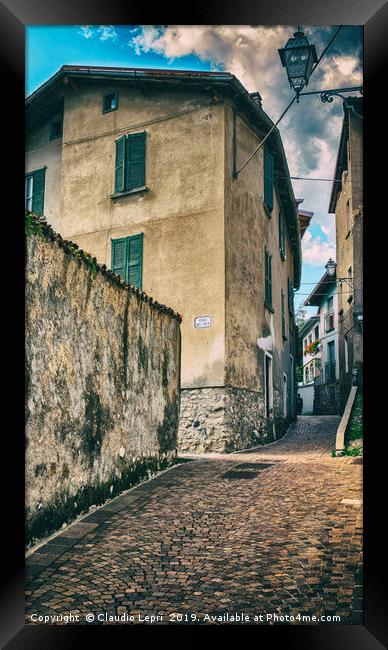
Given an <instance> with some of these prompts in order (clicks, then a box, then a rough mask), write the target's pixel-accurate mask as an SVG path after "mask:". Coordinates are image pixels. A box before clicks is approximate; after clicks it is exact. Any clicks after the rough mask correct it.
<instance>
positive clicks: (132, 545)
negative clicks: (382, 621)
mask: <svg viewBox="0 0 388 650" xmlns="http://www.w3.org/2000/svg"><path fill="white" fill-rule="evenodd" d="M339 421H340V418H339V417H337V416H302V417H299V418H298V421H297V423H294V424H293V425H292V426H291V428H290V429H289V431H288V433H287V434H286V436H285V437H284V438H283V439H281V440H279V441H278V442H275V443H273V444H271V445H267V446H266V447H260V448H259V449H258V448H257V449H255V450H250V451H248V452H240V453H234V454H230V455H212V456H211V457H209V456H206V455H204V456H201V457H198V459H196V460H194V461H192V462H184V463H181V464H177V465H175V466H174V467H173V468H172V469H169V470H167V471H165V472H163V473H161V474H160V475H159V476H157V477H156V478H154V479H152V480H150V481H148V482H146V483H143V484H140V485H138V486H137V487H135V488H133V489H131V490H130V491H128V492H127V493H126V494H123V495H122V496H119V497H117V498H116V499H114V500H113V501H111V502H110V503H108V504H107V505H106V506H104V507H102V508H99V509H97V510H95V511H94V512H92V513H91V514H89V515H87V516H86V517H84V518H83V519H82V520H81V521H79V522H76V523H75V524H73V525H70V526H68V527H67V528H66V529H64V530H62V531H61V532H60V533H59V534H58V535H57V536H56V537H54V538H53V539H52V540H51V541H49V542H47V543H46V544H44V545H41V546H40V547H39V548H37V550H36V551H35V552H32V553H30V554H29V555H28V557H27V572H26V580H27V583H26V617H27V622H28V623H31V622H32V623H34V622H41V620H42V619H40V620H38V618H37V617H38V616H39V617H42V616H43V617H44V616H49V617H55V616H56V615H59V614H61V615H64V614H67V615H70V613H71V614H73V615H74V616H75V617H77V618H76V620H77V621H79V622H80V623H85V622H87V621H91V622H93V623H94V624H103V623H108V624H109V623H110V622H117V619H116V620H115V619H114V618H109V617H120V616H121V617H123V616H125V615H127V616H128V617H132V618H130V619H129V620H127V621H126V622H129V623H132V622H134V623H139V622H140V623H141V622H143V623H144V622H145V623H147V622H150V621H155V622H156V623H162V624H164V623H166V624H171V623H174V622H176V623H189V624H190V623H191V624H192V623H199V624H207V623H216V624H217V623H218V624H222V623H223V622H233V621H230V619H229V621H228V620H227V616H229V617H230V616H232V615H235V614H236V613H238V614H242V613H243V614H244V615H246V616H247V617H248V619H245V621H244V622H248V623H251V622H252V623H253V622H254V618H253V617H254V616H255V615H256V616H258V615H264V617H263V619H261V620H260V623H262V624H271V623H274V622H276V623H279V622H280V623H281V622H286V621H282V620H275V619H274V618H272V619H271V618H269V619H268V618H267V615H274V614H277V615H278V616H283V617H284V616H286V615H288V616H294V617H298V616H299V617H302V616H309V617H313V616H315V617H317V618H316V619H311V620H310V621H306V622H315V621H316V622H318V623H324V622H325V620H326V621H330V618H327V619H324V618H320V617H330V616H334V615H335V616H340V617H341V619H340V621H338V619H337V622H340V623H361V622H362V611H361V610H362V593H361V586H360V585H361V584H362V578H361V550H362V541H361V540H362V537H361V534H362V464H361V462H362V461H361V462H360V459H358V458H352V457H338V458H333V457H332V455H331V450H332V449H333V447H334V444H335V434H336V429H337V426H338V423H339ZM86 615H89V618H85V617H86ZM91 615H93V616H91ZM147 616H148V617H150V616H152V617H155V618H154V619H147ZM156 617H158V618H156ZM209 617H210V618H209ZM211 617H214V618H211ZM222 617H224V618H222ZM93 619H94V620H93ZM122 620H124V619H122ZM50 622H53V623H58V624H61V620H56V619H55V618H53V619H51V620H50ZM124 622H125V621H124ZM237 622H238V620H237ZM287 622H288V623H289V621H287ZM291 622H293V623H295V624H298V623H300V622H302V623H303V622H304V621H303V620H301V619H300V618H296V619H295V620H294V621H291Z"/></svg>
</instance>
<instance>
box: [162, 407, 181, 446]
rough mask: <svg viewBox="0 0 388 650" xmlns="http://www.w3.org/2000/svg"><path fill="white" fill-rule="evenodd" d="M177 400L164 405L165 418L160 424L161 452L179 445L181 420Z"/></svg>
mask: <svg viewBox="0 0 388 650" xmlns="http://www.w3.org/2000/svg"><path fill="white" fill-rule="evenodd" d="M177 402H178V397H177V399H176V401H175V402H170V403H168V404H166V406H165V407H164V418H163V422H162V424H159V425H158V429H157V433H158V443H159V447H160V451H161V452H166V451H168V450H169V449H176V447H177V444H178V443H177V431H178V421H179V406H178V404H177Z"/></svg>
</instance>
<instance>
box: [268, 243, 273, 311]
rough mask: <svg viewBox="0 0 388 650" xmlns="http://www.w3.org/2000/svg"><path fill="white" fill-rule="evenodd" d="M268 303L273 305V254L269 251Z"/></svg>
mask: <svg viewBox="0 0 388 650" xmlns="http://www.w3.org/2000/svg"><path fill="white" fill-rule="evenodd" d="M268 284H269V287H268V293H269V299H268V304H269V305H270V306H271V307H272V256H271V255H270V254H269V253H268Z"/></svg>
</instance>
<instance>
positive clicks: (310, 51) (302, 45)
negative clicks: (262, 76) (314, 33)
mask: <svg viewBox="0 0 388 650" xmlns="http://www.w3.org/2000/svg"><path fill="white" fill-rule="evenodd" d="M340 29H341V26H340V27H339V28H338V29H337V31H336V33H335V34H334V36H333V38H332V39H331V41H330V42H329V44H328V45H327V46H326V47H325V49H324V50H323V52H322V53H321V55H320V56H319V58H318V56H317V52H316V49H315V45H312V44H311V43H310V41H309V39H308V38H307V36H305V35H304V32H303V31H302V29H301V27H298V31H297V32H295V34H294V36H293V38H289V39H288V41H287V43H286V44H285V46H284V47H282V48H280V49H279V50H278V52H279V56H280V60H281V62H282V65H283V68H286V70H287V76H288V81H289V82H290V86H291V88H293V89H294V90H295V94H296V101H297V103H299V97H300V96H305V95H320V96H321V102H323V103H324V102H329V103H331V102H332V101H333V97H334V96H336V95H337V96H338V97H341V99H342V100H343V101H344V103H345V104H346V105H347V106H349V107H350V108H351V109H352V111H353V113H354V114H355V115H357V116H358V117H360V118H362V115H360V114H359V113H357V111H356V109H355V107H354V106H353V104H351V103H349V102H348V98H347V97H344V95H343V94H342V93H349V92H360V93H361V94H362V93H363V87H362V86H352V87H351V88H330V89H328V90H313V91H312V92H308V93H302V90H303V88H304V87H305V86H307V84H308V82H309V79H310V77H311V74H312V73H313V72H314V70H315V68H316V67H317V65H318V63H319V62H320V60H321V59H322V57H323V55H324V54H325V52H326V50H327V49H328V47H329V46H330V45H331V43H332V42H333V40H334V38H335V37H336V35H337V34H338V32H339V30H340Z"/></svg>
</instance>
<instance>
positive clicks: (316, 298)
mask: <svg viewBox="0 0 388 650" xmlns="http://www.w3.org/2000/svg"><path fill="white" fill-rule="evenodd" d="M338 298H339V296H338V291H337V282H336V276H335V273H334V275H333V276H331V275H330V274H329V272H328V271H327V269H326V270H325V273H324V274H323V276H322V277H321V279H320V280H319V282H318V283H317V284H316V285H315V287H314V288H313V290H312V292H311V293H310V295H309V296H308V298H307V299H306V300H305V302H304V304H305V305H306V306H308V307H314V306H315V307H318V311H317V315H318V317H319V327H318V331H317V332H316V333H314V335H313V336H312V339H313V337H314V336H317V334H318V337H317V338H315V341H317V340H319V349H320V369H319V373H317V374H316V375H315V377H314V414H315V415H337V414H339V413H340V411H341V382H340V381H339V378H340V377H339V345H338V341H339V335H338V333H339V315H338V304H339V303H338ZM312 342H313V341H312Z"/></svg>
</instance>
